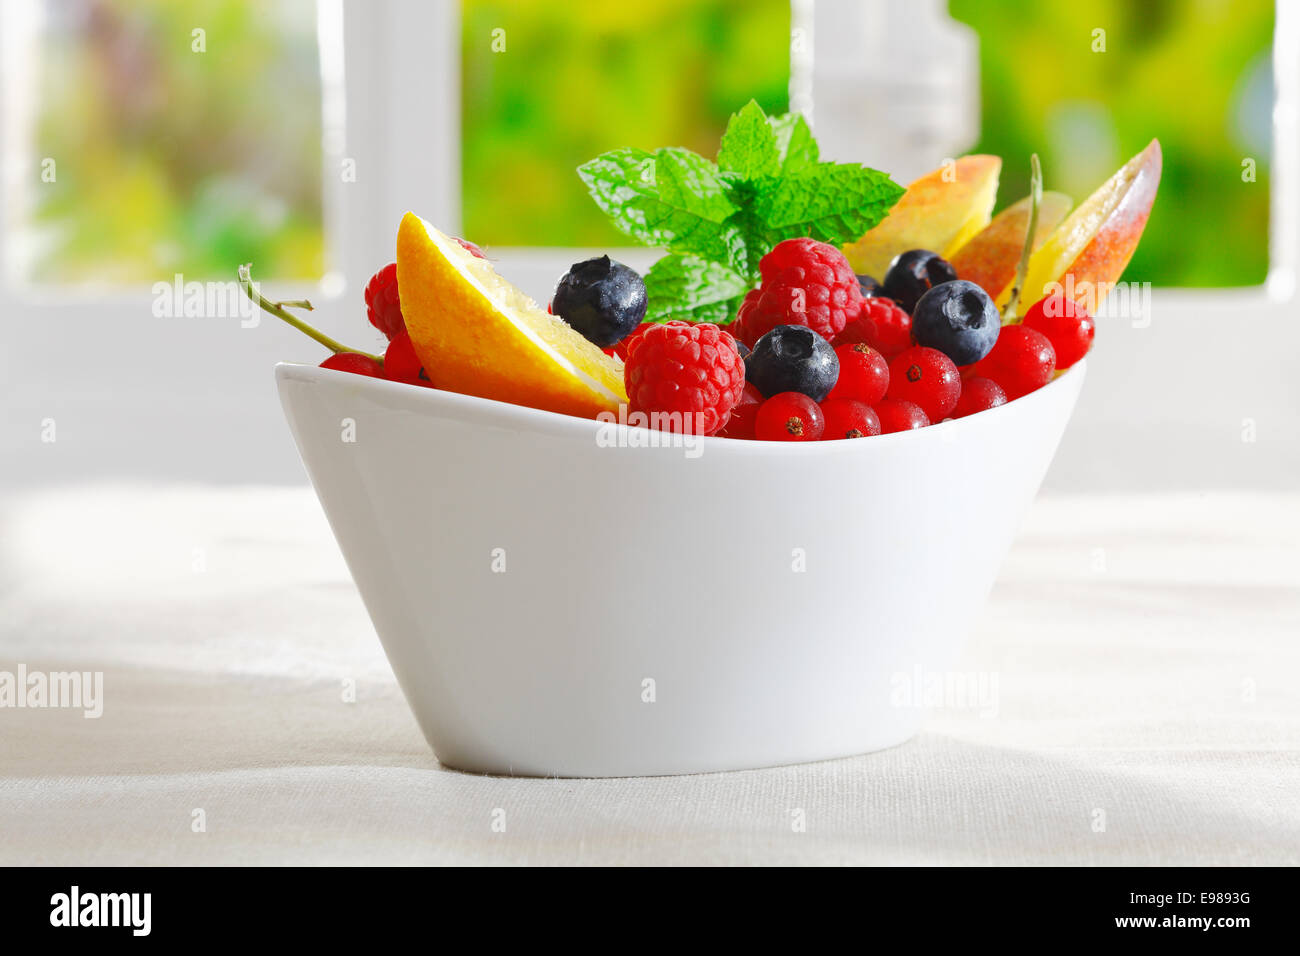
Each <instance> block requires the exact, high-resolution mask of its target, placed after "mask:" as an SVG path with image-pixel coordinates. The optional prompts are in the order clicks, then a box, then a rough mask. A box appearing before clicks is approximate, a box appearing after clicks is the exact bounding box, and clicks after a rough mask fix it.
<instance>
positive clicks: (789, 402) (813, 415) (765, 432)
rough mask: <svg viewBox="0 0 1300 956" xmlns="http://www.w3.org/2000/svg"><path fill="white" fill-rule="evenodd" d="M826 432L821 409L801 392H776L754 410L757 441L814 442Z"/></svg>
mask: <svg viewBox="0 0 1300 956" xmlns="http://www.w3.org/2000/svg"><path fill="white" fill-rule="evenodd" d="M825 429H826V418H825V416H824V415H823V414H822V410H821V406H820V405H818V404H817V403H816V402H814V401H813V400H812V399H811V398H809V397H808V396H807V395H805V394H804V393H803V392H780V393H778V394H776V395H773V396H772V397H771V398H769V399H768V400H767V401H765V402H764V403H763V404H762V405H760V406H759V407H758V417H757V418H756V419H755V420H754V435H755V437H756V438H758V439H759V441H817V440H818V439H820V438H821V437H822V432H823V431H825Z"/></svg>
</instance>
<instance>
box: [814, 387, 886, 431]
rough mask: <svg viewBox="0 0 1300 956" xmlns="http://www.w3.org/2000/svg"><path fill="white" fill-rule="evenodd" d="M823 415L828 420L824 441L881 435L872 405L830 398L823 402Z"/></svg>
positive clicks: (877, 418)
mask: <svg viewBox="0 0 1300 956" xmlns="http://www.w3.org/2000/svg"><path fill="white" fill-rule="evenodd" d="M822 415H823V416H824V417H825V419H826V427H825V429H824V430H823V431H822V441H831V440H833V439H837V438H866V437H867V436H868V435H879V434H880V419H879V417H877V415H876V413H875V411H874V410H873V409H872V408H871V406H870V405H868V404H867V403H866V402H860V401H858V400H857V399H856V398H834V397H832V398H828V399H826V401H824V402H822Z"/></svg>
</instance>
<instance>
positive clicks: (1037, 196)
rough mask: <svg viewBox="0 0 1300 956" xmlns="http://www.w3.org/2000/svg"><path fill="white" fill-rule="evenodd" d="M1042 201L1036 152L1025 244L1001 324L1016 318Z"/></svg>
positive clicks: (1031, 170) (1031, 164) (1032, 158)
mask: <svg viewBox="0 0 1300 956" xmlns="http://www.w3.org/2000/svg"><path fill="white" fill-rule="evenodd" d="M1042 201H1043V167H1042V166H1041V165H1040V164H1039V162H1038V154H1037V153H1034V154H1033V155H1032V156H1030V157H1029V228H1028V229H1026V230H1025V246H1024V248H1023V249H1021V250H1020V265H1019V266H1017V267H1016V284H1015V285H1014V286H1012V287H1011V298H1009V299H1008V300H1007V307H1006V309H1004V310H1003V312H1002V324H1003V325H1010V324H1011V323H1012V322H1015V320H1016V307H1017V306H1019V305H1020V292H1021V290H1022V289H1024V287H1025V276H1026V275H1028V273H1029V257H1030V256H1031V255H1033V253H1034V237H1035V236H1036V235H1037V234H1038V207H1039V205H1040V204H1041V203H1042Z"/></svg>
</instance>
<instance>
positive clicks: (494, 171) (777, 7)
mask: <svg viewBox="0 0 1300 956" xmlns="http://www.w3.org/2000/svg"><path fill="white" fill-rule="evenodd" d="M461 17H462V19H461V24H462V27H461V54H462V61H461V62H462V69H461V75H462V82H463V88H462V91H461V107H462V114H461V115H462V129H463V140H462V143H461V158H462V170H463V173H462V181H463V184H464V189H463V197H462V202H463V207H462V208H463V218H464V226H463V230H464V233H465V235H467V236H470V237H472V238H473V239H474V240H475V241H477V242H482V243H490V244H495V245H524V246H527V245H547V246H610V245H615V246H617V245H627V243H628V239H627V237H626V236H623V235H622V234H621V233H619V232H618V231H617V230H615V229H614V228H613V227H612V226H611V225H609V223H608V221H607V220H606V219H605V217H604V215H603V214H602V213H601V212H600V210H598V209H597V208H596V206H595V204H594V203H593V202H592V201H591V199H590V198H589V197H588V196H587V191H586V189H585V188H584V187H583V185H582V183H581V181H580V180H579V179H578V177H577V174H576V173H575V172H574V170H576V169H577V167H578V166H579V165H580V164H581V163H584V162H586V161H587V160H589V159H591V158H592V157H593V156H596V155H598V154H599V153H602V152H604V151H606V150H609V149H615V148H617V147H620V146H635V147H641V148H643V149H654V148H656V147H659V146H685V147H687V148H689V149H693V150H695V151H696V152H698V153H701V154H702V155H705V156H709V157H712V156H713V155H714V154H715V153H716V152H717V148H718V138H719V137H720V136H721V135H722V131H723V129H724V128H725V127H726V125H727V118H728V117H729V116H730V115H731V113H732V112H733V111H734V110H737V109H739V108H740V107H741V106H743V105H744V104H745V103H746V102H747V101H748V100H749V99H750V98H751V97H752V98H754V99H756V100H758V103H759V105H760V106H762V107H763V108H764V109H765V110H767V111H768V112H769V113H782V112H785V109H786V101H787V89H788V86H789V82H790V53H789V35H790V4H789V3H788V2H787V0H610V2H602V3H590V4H588V3H583V4H573V3H555V2H553V0H464V2H463V4H462V14H461ZM497 30H503V31H504V41H505V50H504V52H496V51H494V49H493V40H494V38H497V39H499V38H501V36H502V35H501V34H499V33H498V34H494V32H493V31H497ZM497 45H498V47H499V45H500V44H499V43H498V44H497Z"/></svg>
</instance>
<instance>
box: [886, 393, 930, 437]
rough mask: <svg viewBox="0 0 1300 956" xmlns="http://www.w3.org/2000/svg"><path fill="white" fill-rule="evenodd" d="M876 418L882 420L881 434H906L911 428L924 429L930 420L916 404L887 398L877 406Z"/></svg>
mask: <svg viewBox="0 0 1300 956" xmlns="http://www.w3.org/2000/svg"><path fill="white" fill-rule="evenodd" d="M876 417H877V418H879V419H880V434H882V435H889V434H892V433H893V432H905V431H907V430H908V429H911V428H924V427H925V426H926V425H928V424H930V419H929V418H928V417H926V414H925V412H923V411H922V410H921V407H920V406H919V405H917V404H916V403H915V402H907V401H903V400H902V399H899V398H885V399H882V400H881V401H880V404H878V405H877V406H876Z"/></svg>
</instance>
